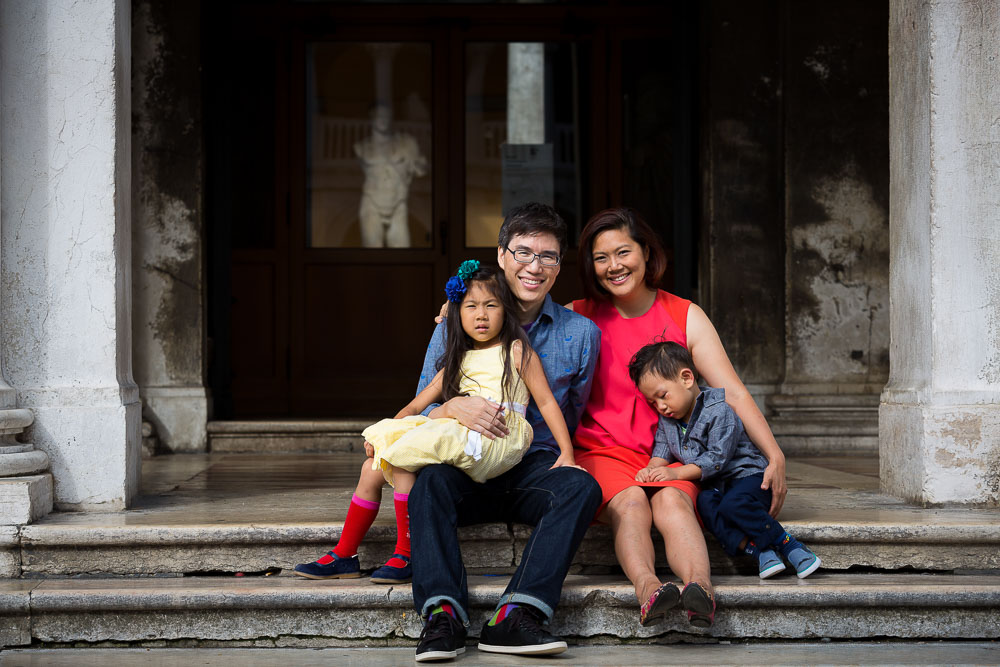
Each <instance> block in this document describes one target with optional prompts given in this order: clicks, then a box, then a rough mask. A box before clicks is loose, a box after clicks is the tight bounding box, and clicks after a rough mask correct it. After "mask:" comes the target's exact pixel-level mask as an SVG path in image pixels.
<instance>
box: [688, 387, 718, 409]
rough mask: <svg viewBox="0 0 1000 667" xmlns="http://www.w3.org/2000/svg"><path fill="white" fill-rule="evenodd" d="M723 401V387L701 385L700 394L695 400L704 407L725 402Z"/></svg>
mask: <svg viewBox="0 0 1000 667" xmlns="http://www.w3.org/2000/svg"><path fill="white" fill-rule="evenodd" d="M725 401H726V390H725V389H722V388H721V387H701V394H699V395H698V398H697V399H696V401H695V402H701V404H702V405H703V406H704V407H708V406H710V405H715V404H716V403H725Z"/></svg>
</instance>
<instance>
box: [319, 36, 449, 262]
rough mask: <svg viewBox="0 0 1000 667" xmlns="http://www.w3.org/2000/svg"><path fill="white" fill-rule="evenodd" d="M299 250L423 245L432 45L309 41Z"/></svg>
mask: <svg viewBox="0 0 1000 667" xmlns="http://www.w3.org/2000/svg"><path fill="white" fill-rule="evenodd" d="M305 72H306V100H305V102H306V109H305V113H306V118H305V121H306V246H307V247H309V248H429V247H431V245H432V241H433V237H432V231H433V228H434V226H433V218H432V214H431V182H432V179H431V148H432V136H431V94H432V93H431V84H432V81H431V45H430V44H428V43H420V42H310V43H308V44H306V68H305Z"/></svg>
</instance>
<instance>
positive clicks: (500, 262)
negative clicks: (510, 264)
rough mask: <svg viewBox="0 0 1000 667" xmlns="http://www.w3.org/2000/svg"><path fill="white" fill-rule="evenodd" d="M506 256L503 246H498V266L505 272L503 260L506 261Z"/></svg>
mask: <svg viewBox="0 0 1000 667" xmlns="http://www.w3.org/2000/svg"><path fill="white" fill-rule="evenodd" d="M505 254H506V253H505V252H504V247H503V246H502V245H498V246H497V265H498V266H499V267H500V270H501V271H502V270H503V260H504V255H505Z"/></svg>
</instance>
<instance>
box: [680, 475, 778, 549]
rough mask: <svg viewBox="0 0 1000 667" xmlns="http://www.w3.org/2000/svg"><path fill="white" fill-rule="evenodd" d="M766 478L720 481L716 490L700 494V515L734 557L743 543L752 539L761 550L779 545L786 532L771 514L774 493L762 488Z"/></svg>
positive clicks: (752, 477)
mask: <svg viewBox="0 0 1000 667" xmlns="http://www.w3.org/2000/svg"><path fill="white" fill-rule="evenodd" d="M763 481H764V475H749V476H747V477H740V478H738V479H731V480H728V481H726V480H718V483H717V484H716V486H715V487H714V488H707V489H704V490H702V492H701V493H699V494H698V514H699V515H701V520H702V521H703V522H704V524H705V527H706V528H708V529H709V530H710V531H711V532H712V534H713V535H715V539H717V540H719V544H721V545H722V548H723V549H725V550H726V553H727V554H729V555H730V556H736V555H738V554H739V553H740V542H742V541H743V538H744V537H749V538H750V539H751V540H753V541H754V544H756V545H757V546H758V547H759V548H761V549H766V548H767V547H770V546H772V545H775V544H776V543H777V542H778V540H779V539H781V537H782V536H783V535H784V534H785V529H784V528H782V527H781V524H780V523H778V522H777V521H775V520H774V519H773V518H772V517H771V515H770V514H768V513H767V510H768V509H770V507H771V491H770V489H767V490H765V489H762V488H760V485H761V483H762V482H763Z"/></svg>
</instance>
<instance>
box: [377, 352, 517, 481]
mask: <svg viewBox="0 0 1000 667" xmlns="http://www.w3.org/2000/svg"><path fill="white" fill-rule="evenodd" d="M503 355H504V347H503V345H495V346H493V347H489V348H486V349H484V350H469V351H468V352H466V353H465V357H464V358H463V359H462V373H463V376H462V378H461V381H460V382H459V390H460V392H461V393H462V394H465V395H468V396H482V397H483V398H487V399H489V400H491V401H494V402H497V403H499V402H500V398H501V396H502V395H503V394H502V392H501V390H500V388H501V379H502V378H503V358H504V357H503ZM511 375H512V383H513V385H514V387H512V388H510V389H508V391H507V396H506V399H507V402H506V403H504V408H505V409H504V417H505V418H506V423H507V428H508V429H509V430H510V433H508V434H507V435H506V436H504V437H503V438H497V439H495V440H490V439H489V438H484V437H482V436H481V435H480V434H479V433H477V432H475V431H470V430H469V429H467V428H466V427H464V426H462V424H460V423H459V422H458V420H455V419H451V418H444V419H430V418H428V417H424V416H422V415H416V416H412V417H403V418H402V419H383V420H382V421H380V422H378V423H376V424H372V425H371V426H369V427H368V428H366V429H365V430H364V431H363V432H362V435H363V436H364V437H365V440H367V441H368V442H370V443H371V444H372V446H373V447H374V448H375V461H374V463H373V464H372V469H373V470H374V469H377V468H381V469H382V474H383V475H385V479H386V481H387V482H389V484H392V483H393V482H392V468H393V467H397V468H402V469H403V470H409V471H411V472H416V471H417V470H420V469H421V468H423V467H425V466H429V465H433V464H435V463H447V464H448V465H452V466H455V467H456V468H458V469H460V470H464V471H465V472H466V473H467V474H468V475H469V477H471V478H472V479H474V480H475V481H477V482H480V483H482V482H485V481H486V480H488V479H491V478H493V477H496V476H498V475H502V474H503V473H505V472H507V471H508V470H510V469H511V468H513V467H514V466H515V465H517V464H518V462H519V461H520V460H521V457H522V456H523V455H524V452H526V451H527V450H528V447H529V446H530V445H531V439H532V437H533V433H532V430H531V425H530V424H529V423H528V422H527V421H526V420H525V418H524V412H525V407H526V405H527V403H528V401H529V400H530V398H531V397H530V395H529V394H528V389H527V387H525V386H524V382H522V381H521V377H520V375H518V373H517V369H512V372H511Z"/></svg>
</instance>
